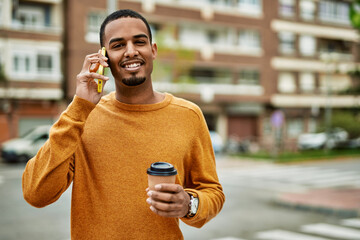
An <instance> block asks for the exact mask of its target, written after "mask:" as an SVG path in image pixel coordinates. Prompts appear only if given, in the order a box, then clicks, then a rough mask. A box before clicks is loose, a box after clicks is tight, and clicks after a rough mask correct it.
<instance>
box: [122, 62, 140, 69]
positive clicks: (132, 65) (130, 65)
mask: <svg viewBox="0 0 360 240" xmlns="http://www.w3.org/2000/svg"><path fill="white" fill-rule="evenodd" d="M142 65H143V63H142V62H131V63H123V64H121V67H122V68H124V69H126V70H127V71H135V70H138V69H139V68H140V67H141V66H142Z"/></svg>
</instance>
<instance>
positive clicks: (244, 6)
mask: <svg viewBox="0 0 360 240" xmlns="http://www.w3.org/2000/svg"><path fill="white" fill-rule="evenodd" d="M238 2H239V8H240V10H241V11H243V12H248V13H255V14H259V13H261V12H262V6H261V5H262V3H261V0H238Z"/></svg>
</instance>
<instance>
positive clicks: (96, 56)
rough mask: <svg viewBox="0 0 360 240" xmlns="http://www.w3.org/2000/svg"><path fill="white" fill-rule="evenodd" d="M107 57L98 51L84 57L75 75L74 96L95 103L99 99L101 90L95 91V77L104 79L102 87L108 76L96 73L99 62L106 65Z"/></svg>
mask: <svg viewBox="0 0 360 240" xmlns="http://www.w3.org/2000/svg"><path fill="white" fill-rule="evenodd" d="M107 60H108V58H107V57H105V56H103V55H101V50H100V51H99V52H98V53H93V54H89V55H87V56H86V57H85V60H84V64H83V67H82V69H81V72H80V73H79V74H78V75H77V77H76V96H78V97H80V98H83V99H85V100H87V101H89V102H92V103H94V104H97V103H98V102H99V101H100V98H101V96H102V92H101V93H99V92H98V91H97V82H95V79H102V80H104V81H105V82H104V84H103V87H104V86H105V83H106V81H107V80H109V77H107V76H104V75H101V74H98V73H96V71H97V70H98V68H99V66H100V64H101V65H103V66H104V67H108V66H109V65H108V63H107Z"/></svg>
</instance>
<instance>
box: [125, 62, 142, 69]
mask: <svg viewBox="0 0 360 240" xmlns="http://www.w3.org/2000/svg"><path fill="white" fill-rule="evenodd" d="M139 66H140V63H132V64H129V65H125V67H126V68H136V67H139Z"/></svg>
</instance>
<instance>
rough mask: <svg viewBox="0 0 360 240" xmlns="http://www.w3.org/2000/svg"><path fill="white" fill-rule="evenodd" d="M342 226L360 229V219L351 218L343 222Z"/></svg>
mask: <svg viewBox="0 0 360 240" xmlns="http://www.w3.org/2000/svg"><path fill="white" fill-rule="evenodd" d="M341 225H343V226H346V227H354V228H360V218H349V219H343V220H341Z"/></svg>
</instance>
